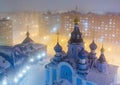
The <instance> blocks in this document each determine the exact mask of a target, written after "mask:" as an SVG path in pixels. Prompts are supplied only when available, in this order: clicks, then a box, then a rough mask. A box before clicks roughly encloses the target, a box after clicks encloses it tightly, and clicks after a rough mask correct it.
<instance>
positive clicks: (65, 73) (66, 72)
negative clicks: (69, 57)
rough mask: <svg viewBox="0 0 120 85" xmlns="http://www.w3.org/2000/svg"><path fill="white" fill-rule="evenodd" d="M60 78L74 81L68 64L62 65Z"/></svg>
mask: <svg viewBox="0 0 120 85" xmlns="http://www.w3.org/2000/svg"><path fill="white" fill-rule="evenodd" d="M60 78H61V79H66V80H68V81H69V82H71V83H72V70H71V68H69V67H68V66H66V65H62V66H61V69H60Z"/></svg>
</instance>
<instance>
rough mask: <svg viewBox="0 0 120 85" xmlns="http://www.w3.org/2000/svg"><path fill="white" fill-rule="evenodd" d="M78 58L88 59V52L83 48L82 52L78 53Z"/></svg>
mask: <svg viewBox="0 0 120 85" xmlns="http://www.w3.org/2000/svg"><path fill="white" fill-rule="evenodd" d="M78 57H79V58H80V59H86V58H87V52H86V51H85V50H84V48H82V49H81V51H80V52H79V53H78Z"/></svg>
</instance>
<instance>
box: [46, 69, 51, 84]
mask: <svg viewBox="0 0 120 85" xmlns="http://www.w3.org/2000/svg"><path fill="white" fill-rule="evenodd" d="M49 83H50V71H49V69H46V85H48V84H49Z"/></svg>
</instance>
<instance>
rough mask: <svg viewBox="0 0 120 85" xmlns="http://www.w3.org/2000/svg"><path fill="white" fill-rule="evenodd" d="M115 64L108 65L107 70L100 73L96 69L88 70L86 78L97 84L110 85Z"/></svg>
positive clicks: (114, 71) (112, 80)
mask: <svg viewBox="0 0 120 85" xmlns="http://www.w3.org/2000/svg"><path fill="white" fill-rule="evenodd" d="M117 69H118V67H117V66H114V65H108V72H107V73H101V72H99V71H98V70H97V69H93V70H90V72H89V73H88V75H87V80H88V81H92V82H94V83H96V84H97V85H111V83H114V79H115V74H116V73H117Z"/></svg>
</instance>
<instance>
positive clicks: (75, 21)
mask: <svg viewBox="0 0 120 85" xmlns="http://www.w3.org/2000/svg"><path fill="white" fill-rule="evenodd" d="M74 23H75V24H79V23H80V20H79V18H78V17H77V16H76V17H75V19H74Z"/></svg>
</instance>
